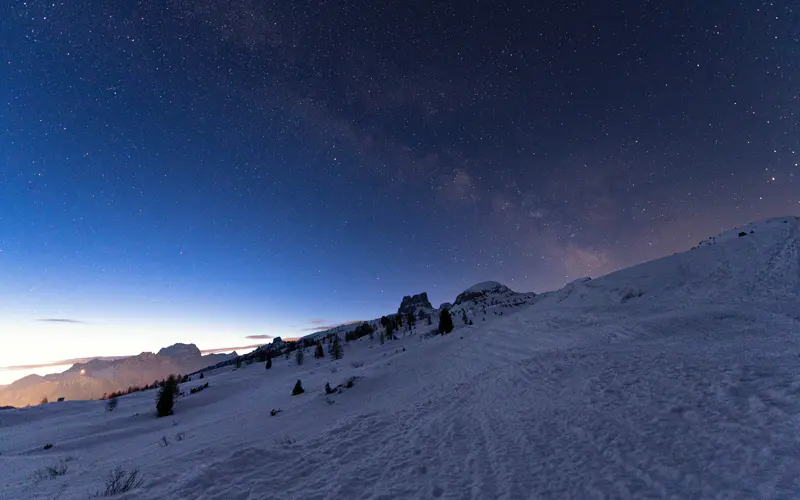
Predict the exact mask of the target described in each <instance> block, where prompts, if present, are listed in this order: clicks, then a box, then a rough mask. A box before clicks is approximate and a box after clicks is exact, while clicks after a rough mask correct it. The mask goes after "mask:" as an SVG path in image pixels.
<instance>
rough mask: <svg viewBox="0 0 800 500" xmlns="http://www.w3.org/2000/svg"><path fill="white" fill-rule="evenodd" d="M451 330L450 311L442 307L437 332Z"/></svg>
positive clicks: (441, 332) (443, 332) (444, 332)
mask: <svg viewBox="0 0 800 500" xmlns="http://www.w3.org/2000/svg"><path fill="white" fill-rule="evenodd" d="M452 331H453V317H452V316H450V311H448V310H447V309H442V312H441V314H439V333H440V334H441V335H444V334H446V333H450V332H452Z"/></svg>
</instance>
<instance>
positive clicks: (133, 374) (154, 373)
mask: <svg viewBox="0 0 800 500" xmlns="http://www.w3.org/2000/svg"><path fill="white" fill-rule="evenodd" d="M225 358H227V355H222V354H210V355H207V356H203V355H202V354H201V353H200V350H199V349H198V348H197V346H195V345H194V344H175V345H173V346H170V347H166V348H163V349H161V350H160V351H159V352H158V354H153V353H152V352H143V353H141V354H139V355H137V356H130V357H126V358H114V359H92V360H90V361H87V362H86V363H76V364H74V365H72V367H70V368H69V369H67V370H65V371H64V372H62V373H55V374H51V375H45V376H40V375H29V376H27V377H24V378H22V379H20V380H17V381H16V382H14V383H12V384H10V385H7V386H3V387H0V406H2V405H11V406H25V405H28V404H38V403H39V402H40V401H41V400H42V398H43V397H47V399H48V400H50V401H56V400H57V399H58V398H65V399H66V400H77V399H97V398H100V397H102V395H103V394H106V393H111V392H116V391H121V390H125V389H127V388H128V387H130V386H142V385H145V384H151V383H153V381H155V380H161V379H163V378H164V377H166V376H167V375H169V374H171V373H173V374H179V373H191V372H193V371H195V370H198V369H200V368H204V367H206V366H208V365H210V364H215V363H217V362H219V361H221V360H222V359H225Z"/></svg>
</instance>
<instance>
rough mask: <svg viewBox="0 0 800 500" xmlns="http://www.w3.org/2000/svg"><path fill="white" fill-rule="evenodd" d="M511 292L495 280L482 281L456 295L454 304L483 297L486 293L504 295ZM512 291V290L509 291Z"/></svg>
mask: <svg viewBox="0 0 800 500" xmlns="http://www.w3.org/2000/svg"><path fill="white" fill-rule="evenodd" d="M509 292H511V290H509V288H508V287H507V286H505V285H503V284H501V283H498V282H496V281H484V282H483V283H478V284H477V285H473V286H471V287H469V288H467V289H466V290H464V291H463V292H461V293H460V294H458V297H456V301H455V303H454V305H457V306H458V305H461V304H463V303H464V302H467V301H469V300H473V301H474V300H475V299H478V298H480V297H485V296H487V295H505V294H508V293H509ZM511 293H513V292H511Z"/></svg>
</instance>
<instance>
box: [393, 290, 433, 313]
mask: <svg viewBox="0 0 800 500" xmlns="http://www.w3.org/2000/svg"><path fill="white" fill-rule="evenodd" d="M420 309H425V310H428V311H429V310H432V309H433V306H432V305H431V301H430V300H428V294H427V293H426V292H422V293H419V294H417V295H411V296H408V295H406V296H405V297H403V301H402V302H401V303H400V308H398V309H397V314H413V315H415V316H416V315H417V311H419V310H420Z"/></svg>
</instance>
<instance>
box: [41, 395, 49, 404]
mask: <svg viewBox="0 0 800 500" xmlns="http://www.w3.org/2000/svg"><path fill="white" fill-rule="evenodd" d="M48 402H49V401H47V396H45V397H43V398H42V400H41V401H40V402H39V404H40V405H46V404H47V403H48Z"/></svg>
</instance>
